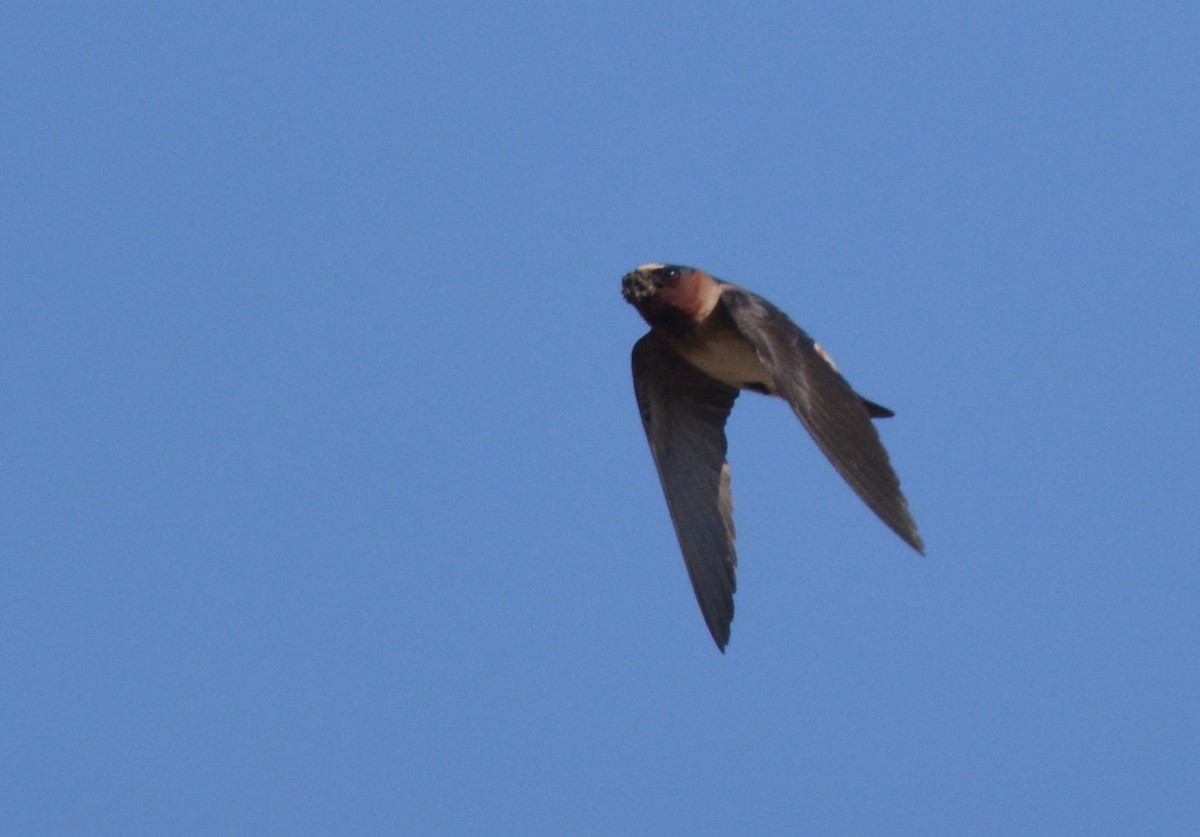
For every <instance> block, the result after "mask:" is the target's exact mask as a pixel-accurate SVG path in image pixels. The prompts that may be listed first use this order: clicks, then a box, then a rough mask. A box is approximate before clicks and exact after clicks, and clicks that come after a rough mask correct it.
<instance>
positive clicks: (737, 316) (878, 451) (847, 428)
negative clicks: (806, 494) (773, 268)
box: [721, 285, 925, 555]
mask: <svg viewBox="0 0 1200 837" xmlns="http://www.w3.org/2000/svg"><path fill="white" fill-rule="evenodd" d="M721 303H722V305H724V306H725V310H726V311H727V312H728V313H729V316H730V318H731V319H732V320H733V322H734V324H735V325H736V326H737V328H738V330H739V331H740V332H741V333H742V336H744V337H745V338H746V340H747V342H749V343H750V345H751V346H753V347H754V351H755V354H757V355H758V358H759V360H761V361H762V363H763V365H764V366H766V368H767V371H768V372H770V373H771V375H772V377H773V378H774V379H775V387H776V389H777V391H778V393H777V394H778V395H780V396H781V397H783V398H784V399H786V400H787V402H788V403H789V404H791V405H792V409H793V410H794V411H795V413H796V415H797V416H798V417H799V418H800V421H802V422H803V423H804V426H805V427H806V428H807V429H808V432H809V433H810V434H811V435H812V437H813V439H814V440H815V441H816V443H817V445H818V446H820V448H821V450H822V452H824V454H825V456H827V457H828V458H829V461H830V462H832V463H833V467H835V468H837V470H838V473H840V474H841V475H842V477H843V478H844V479H845V480H846V482H848V483H849V484H850V487H851V488H853V489H854V490H855V492H857V494H858V496H859V497H861V498H862V499H863V502H865V503H866V504H867V505H868V506H870V507H871V510H872V511H874V512H875V514H877V515H879V518H880V520H882V521H883V522H884V523H886V524H887V525H888V526H889V527H890V528H891V529H892V531H893V532H895V533H896V534H897V535H899V536H900V537H901V538H903V539H904V541H905V542H906V543H907V544H909V545H910V546H911V547H912V548H913V549H915V550H917V552H920V553H921V554H922V555H923V554H925V545H924V544H923V543H922V542H921V536H920V535H918V534H917V524H916V521H914V520H913V518H912V515H911V514H910V513H909V510H908V501H907V500H905V499H904V495H903V494H902V493H901V492H900V479H899V477H897V476H896V472H895V471H893V470H892V465H891V462H890V461H889V460H888V455H887V451H886V450H884V448H883V442H881V441H880V439H879V434H878V433H877V432H876V431H875V427H874V425H872V424H871V416H872V414H875V415H879V416H880V417H882V415H881V413H887V414H890V412H891V411H890V410H885V409H884V408H881V407H878V405H874V404H871V403H870V402H867V401H865V399H863V398H862V397H861V396H860V395H859V394H858V393H856V392H855V391H854V390H853V389H852V388H851V386H850V384H849V383H847V382H846V379H845V378H843V377H842V376H841V374H840V373H839V372H838V371H837V370H836V369H835V368H834V367H833V365H832V364H831V363H830V362H829V361H828V360H827V359H826V358H825V356H823V352H822V351H821V350H820V349H819V348H818V347H817V346H816V344H815V343H814V342H813V339H812V338H811V337H809V336H808V335H807V334H805V333H804V331H803V329H801V328H800V327H799V326H798V325H796V324H795V323H793V322H792V321H791V320H790V319H788V316H787V315H786V314H784V313H783V312H782V311H780V310H779V309H778V308H776V307H775V306H774V305H772V304H771V303H769V302H767V301H766V300H765V299H763V298H762V297H760V296H757V295H755V294H752V293H750V292H749V291H746V290H744V289H742V288H738V287H736V286H733V285H730V286H728V287H726V288H725V290H724V292H723V293H722V294H721ZM872 407H875V408H876V409H872Z"/></svg>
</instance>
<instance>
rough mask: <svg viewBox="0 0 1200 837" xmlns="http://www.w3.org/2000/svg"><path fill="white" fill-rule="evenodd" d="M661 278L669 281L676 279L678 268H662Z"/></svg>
mask: <svg viewBox="0 0 1200 837" xmlns="http://www.w3.org/2000/svg"><path fill="white" fill-rule="evenodd" d="M663 278H664V279H666V280H667V281H669V282H674V281H675V280H676V279H678V278H679V268H677V267H668V268H666V269H664V270H663Z"/></svg>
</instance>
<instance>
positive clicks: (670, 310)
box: [621, 264, 720, 332]
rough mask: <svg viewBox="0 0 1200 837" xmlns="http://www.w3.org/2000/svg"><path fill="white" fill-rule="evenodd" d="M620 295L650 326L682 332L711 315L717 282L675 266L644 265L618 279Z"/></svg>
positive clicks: (705, 274) (715, 297)
mask: <svg viewBox="0 0 1200 837" xmlns="http://www.w3.org/2000/svg"><path fill="white" fill-rule="evenodd" d="M621 295H622V296H624V297H625V301H626V302H628V303H629V304H630V305H632V306H633V307H634V308H636V309H637V310H638V313H639V314H641V315H642V319H644V320H645V321H646V322H647V323H649V324H650V325H651V326H655V327H659V328H664V329H667V330H668V331H671V332H680V331H683V330H686V329H688V328H690V327H692V326H694V325H695V324H696V323H698V322H700V321H701V320H703V319H704V318H705V317H707V316H708V315H709V314H710V313H711V312H712V309H713V307H714V306H715V305H716V303H717V298H718V297H719V296H720V288H719V283H718V282H717V280H715V279H713V278H712V277H711V276H709V275H708V274H707V273H705V272H704V271H702V270H697V269H696V268H694V267H684V266H682V265H677V264H646V265H642V266H641V267H639V268H638V269H637V270H635V271H632V272H631V273H626V274H625V277H624V278H623V279H622V280H621Z"/></svg>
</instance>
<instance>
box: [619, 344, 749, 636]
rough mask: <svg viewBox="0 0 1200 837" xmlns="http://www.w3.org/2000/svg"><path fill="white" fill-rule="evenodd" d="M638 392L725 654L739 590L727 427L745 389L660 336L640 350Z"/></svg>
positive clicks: (707, 613)
mask: <svg viewBox="0 0 1200 837" xmlns="http://www.w3.org/2000/svg"><path fill="white" fill-rule="evenodd" d="M633 387H634V391H635V393H636V394H637V402H638V409H639V410H640V412H641V414H642V425H643V427H645V429H646V438H647V439H648V440H649V442H650V451H651V453H653V455H654V464H655V465H656V466H657V467H658V476H659V479H660V480H661V481H662V487H663V493H664V494H665V495H666V498H667V508H668V509H669V510H670V512H671V521H672V522H673V523H674V524H675V535H676V536H677V537H678V538H679V547H680V549H681V550H682V551H683V560H684V563H685V564H686V565H687V571H688V576H689V577H690V578H691V580H692V588H693V589H694V590H695V591H696V601H697V602H699V604H700V611H701V613H703V614H704V621H705V622H706V623H707V624H708V630H709V631H710V632H711V633H712V637H713V640H714V641H716V643H717V647H718V648H720V649H721V650H722V651H724V650H725V645H726V643H728V642H729V627H730V624H731V623H732V622H733V592H734V590H735V589H736V587H737V579H736V570H737V552H736V551H735V550H734V546H733V540H734V529H733V495H732V493H731V491H730V487H729V463H728V462H726V460H725V449H726V442H725V421H726V419H727V418H728V417H729V412H730V410H732V409H733V402H734V399H736V398H737V394H738V391H737V389H735V388H733V387H730V386H727V385H725V384H723V383H721V382H720V381H716V380H714V379H712V378H710V377H709V376H708V375H706V374H704V373H703V372H701V371H700V370H699V369H697V368H696V367H694V366H692V365H691V364H690V363H688V362H687V361H685V360H684V359H683V358H682V357H680V356H679V354H678V353H676V352H675V350H674V349H672V348H671V347H670V346H669V345H667V343H666V342H665V341H664V340H662V339H661V338H659V337H658V336H656V335H655V334H654V333H653V332H651V333H649V334H647V335H646V336H645V337H643V338H642V339H641V340H639V341H638V342H637V344H636V345H635V346H634V347H633Z"/></svg>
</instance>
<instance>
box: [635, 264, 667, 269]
mask: <svg viewBox="0 0 1200 837" xmlns="http://www.w3.org/2000/svg"><path fill="white" fill-rule="evenodd" d="M664 267H666V265H665V264H659V263H658V262H654V263H652V264H644V265H642V266H641V267H639V268H638V270H662V269H663V268H664Z"/></svg>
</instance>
